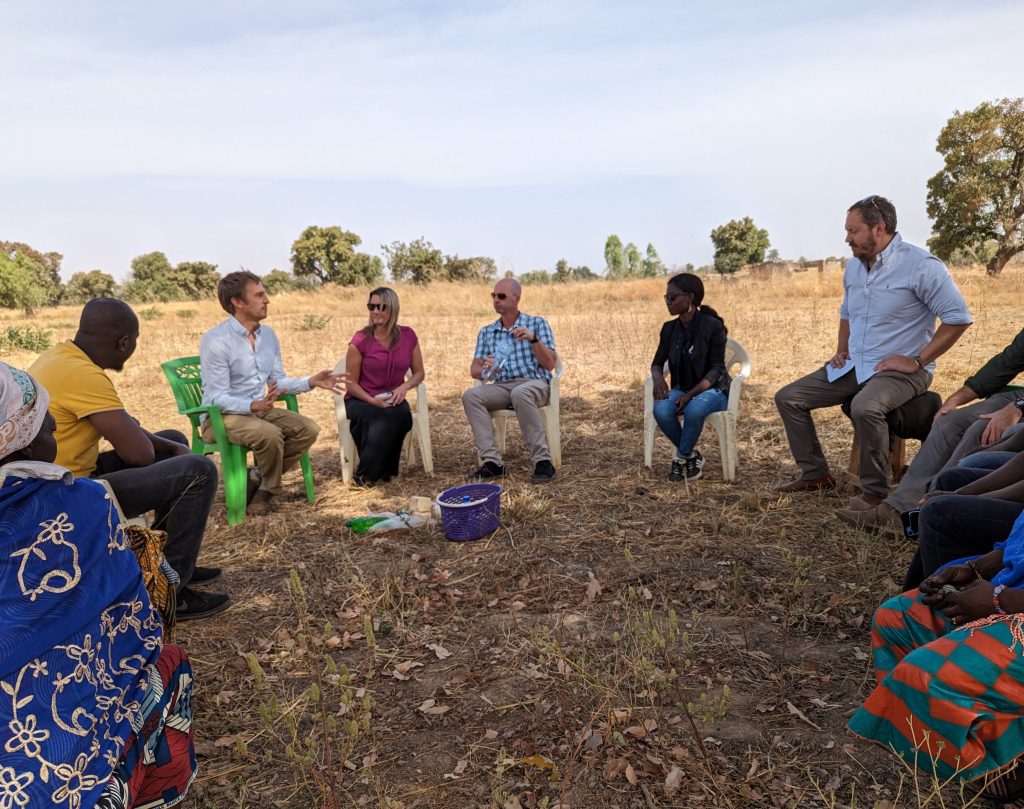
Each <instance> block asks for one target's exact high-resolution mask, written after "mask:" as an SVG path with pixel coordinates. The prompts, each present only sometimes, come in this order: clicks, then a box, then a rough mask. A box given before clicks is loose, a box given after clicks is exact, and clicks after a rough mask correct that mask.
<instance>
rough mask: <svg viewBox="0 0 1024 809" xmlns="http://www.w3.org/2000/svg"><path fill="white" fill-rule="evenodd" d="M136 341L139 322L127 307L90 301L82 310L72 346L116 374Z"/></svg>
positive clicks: (103, 300)
mask: <svg viewBox="0 0 1024 809" xmlns="http://www.w3.org/2000/svg"><path fill="white" fill-rule="evenodd" d="M138 339H139V319H138V317H136V315H135V312H133V311H132V308H131V307H130V306H129V305H128V304H127V303H125V302H124V301H119V300H117V299H116V298H93V299H92V300H91V301H89V302H88V303H87V304H86V305H85V306H84V307H82V315H81V317H80V318H79V320H78V333H77V334H76V335H75V339H74V341H73V342H74V344H75V345H76V346H78V347H79V348H80V349H82V351H84V352H85V353H86V354H87V355H88V356H89V359H91V360H92V361H93V362H95V363H96V364H97V365H98V366H100V367H101V368H110V369H112V370H114V371H120V370H121V369H122V368H123V367H124V363H125V360H127V359H128V358H129V357H130V356H131V355H132V354H133V353H134V352H135V344H136V341H137V340H138Z"/></svg>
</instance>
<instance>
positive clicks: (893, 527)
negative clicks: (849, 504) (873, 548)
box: [836, 503, 903, 537]
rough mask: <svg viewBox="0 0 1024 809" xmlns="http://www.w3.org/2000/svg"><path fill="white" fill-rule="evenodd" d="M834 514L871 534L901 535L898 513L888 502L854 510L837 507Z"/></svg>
mask: <svg viewBox="0 0 1024 809" xmlns="http://www.w3.org/2000/svg"><path fill="white" fill-rule="evenodd" d="M836 516H837V517H838V518H839V519H840V520H841V521H843V522H844V523H846V524H847V525H852V526H854V527H856V528H860V529H862V530H864V531H868V532H869V533H872V534H892V535H893V536H898V537H901V536H903V523H902V522H901V521H900V513H899V512H898V511H897V510H896V509H894V508H893V507H892V506H890V505H889V504H888V503H879V504H878V505H877V506H874V507H872V508H866V509H864V510H862V511H856V510H854V509H852V508H837V509H836Z"/></svg>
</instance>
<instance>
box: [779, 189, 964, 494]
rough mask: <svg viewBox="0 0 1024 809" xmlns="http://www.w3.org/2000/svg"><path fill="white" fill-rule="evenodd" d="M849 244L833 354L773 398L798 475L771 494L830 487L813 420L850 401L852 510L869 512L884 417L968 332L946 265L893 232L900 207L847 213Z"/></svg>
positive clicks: (881, 489) (865, 204) (881, 480)
mask: <svg viewBox="0 0 1024 809" xmlns="http://www.w3.org/2000/svg"><path fill="white" fill-rule="evenodd" d="M846 243H847V244H848V245H849V246H850V250H851V252H852V253H853V258H852V259H850V261H849V262H848V263H847V265H846V271H845V273H844V275H843V302H842V305H841V306H840V308H839V336H838V340H837V345H836V353H835V354H834V355H833V357H832V358H831V359H830V360H829V361H828V362H827V363H825V365H824V366H823V367H821V368H819V369H818V370H816V371H815V372H814V373H811V374H808V375H807V376H805V377H803V378H802V379H798V380H797V381H795V382H792V383H790V384H789V385H786V386H785V387H784V388H782V390H780V391H779V392H778V393H776V394H775V404H776V406H777V407H778V409H779V413H780V414H781V416H782V421H783V424H784V425H785V427H786V436H787V438H788V439H789V447H790V450H791V451H792V453H793V457H794V459H795V460H796V462H797V464H798V465H799V466H800V471H801V475H800V477H798V478H796V479H795V480H790V481H787V482H785V483H782V484H780V485H778V486H776V490H777V491H781V492H800V491H814V490H821V489H831V488H834V487H835V481H834V479H833V478H832V475H831V474H829V469H828V463H827V462H826V460H825V456H824V454H823V453H822V450H821V444H820V443H819V441H818V435H817V432H816V431H815V429H814V422H813V420H812V419H811V411H812V410H815V409H817V408H819V407H830V406H832V405H838V404H842V403H843V402H845V401H847V400H850V417H851V418H852V419H853V425H854V429H855V430H856V432H857V437H858V438H859V440H860V485H861V492H860V494H859V495H858V496H855V497H854V498H852V500H851V502H850V508H851V509H856V510H867V509H871V508H874V507H875V506H877V505H878V504H879V503H881V502H882V501H883V500H884V499H885V497H886V495H887V494H888V492H889V480H888V476H887V474H886V466H887V462H888V456H889V425H888V423H887V422H886V419H885V417H886V414H888V413H889V412H890V411H892V410H895V409H896V408H897V407H900V406H901V405H903V404H905V403H906V402H909V401H910V400H911V399H913V398H914V397H915V396H920V395H921V394H922V393H924V392H925V391H927V390H928V386H929V385H930V384H931V381H932V376H933V373H934V371H935V360H936V358H938V357H940V356H942V354H944V353H945V352H946V351H948V350H949V348H950V347H951V346H952V345H953V344H954V343H955V342H956V341H957V340H958V339H959V338H960V335H962V334H963V333H964V331H965V330H966V329H967V327H968V326H969V325H970V324H971V314H970V312H969V311H968V310H967V304H966V303H965V302H964V298H963V295H961V294H960V290H959V289H958V288H957V286H956V283H955V282H954V281H953V279H952V277H951V276H950V274H949V271H948V270H947V269H946V267H945V265H944V264H943V263H942V262H941V261H939V259H937V258H935V256H933V255H931V254H930V253H928V252H927V251H926V250H923V249H921V248H920V247H914V246H912V245H910V244H907V243H906V242H904V241H903V238H902V237H901V236H900V234H899V233H897V232H896V208H895V207H894V206H893V204H892V203H891V202H890V201H889V200H887V199H885V198H884V197H880V196H877V195H872V196H870V197H865V198H864V199H862V200H860V201H859V202H855V203H854V204H853V205H851V206H850V208H849V209H848V210H847V216H846ZM936 318H938V320H939V321H940V325H939V327H938V328H936V327H935V320H936Z"/></svg>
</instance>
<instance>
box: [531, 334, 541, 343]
mask: <svg viewBox="0 0 1024 809" xmlns="http://www.w3.org/2000/svg"><path fill="white" fill-rule="evenodd" d="M530 342H531V343H539V342H540V338H539V337H538V336H537V335H536V334H535V335H533V339H532V340H530Z"/></svg>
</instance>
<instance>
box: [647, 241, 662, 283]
mask: <svg viewBox="0 0 1024 809" xmlns="http://www.w3.org/2000/svg"><path fill="white" fill-rule="evenodd" d="M664 274H665V264H664V262H663V261H662V260H661V256H659V255H658V251H657V250H655V249H654V245H653V244H651V243H650V242H648V243H647V257H646V258H644V265H643V277H644V278H656V277H657V276H659V275H664Z"/></svg>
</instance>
